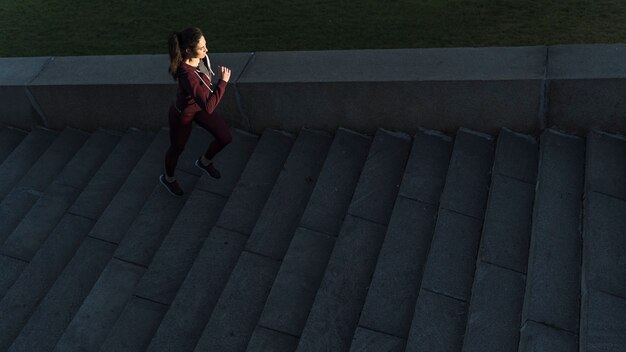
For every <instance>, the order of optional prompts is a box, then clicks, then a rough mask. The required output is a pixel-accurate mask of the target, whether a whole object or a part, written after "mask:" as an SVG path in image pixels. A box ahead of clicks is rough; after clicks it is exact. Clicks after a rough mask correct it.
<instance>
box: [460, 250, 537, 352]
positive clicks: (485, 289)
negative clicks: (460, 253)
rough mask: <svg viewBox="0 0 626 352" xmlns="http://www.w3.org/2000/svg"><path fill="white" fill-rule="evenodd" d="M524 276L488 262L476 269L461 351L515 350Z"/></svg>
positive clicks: (522, 300)
mask: <svg viewBox="0 0 626 352" xmlns="http://www.w3.org/2000/svg"><path fill="white" fill-rule="evenodd" d="M525 279H526V278H525V276H524V274H522V273H519V272H515V271H513V270H509V269H506V268H501V267H499V266H496V265H491V264H489V263H484V262H482V263H480V264H478V266H477V268H476V274H475V276H474V286H473V288H472V299H471V303H470V306H469V313H468V315H467V327H466V329H465V335H464V339H463V352H474V351H478V352H483V351H484V352H487V351H494V352H500V351H516V350H517V347H518V344H519V330H520V322H521V316H522V305H523V303H524V285H525Z"/></svg>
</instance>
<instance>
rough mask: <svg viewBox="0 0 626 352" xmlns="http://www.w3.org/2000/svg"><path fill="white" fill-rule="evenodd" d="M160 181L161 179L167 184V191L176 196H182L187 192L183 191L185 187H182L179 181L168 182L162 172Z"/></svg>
mask: <svg viewBox="0 0 626 352" xmlns="http://www.w3.org/2000/svg"><path fill="white" fill-rule="evenodd" d="M159 181H161V184H162V185H163V186H165V188H166V189H167V191H168V192H170V193H171V194H173V195H175V196H182V195H183V194H185V192H183V189H182V188H180V185H179V184H178V181H174V182H167V180H166V179H165V175H163V174H161V177H159Z"/></svg>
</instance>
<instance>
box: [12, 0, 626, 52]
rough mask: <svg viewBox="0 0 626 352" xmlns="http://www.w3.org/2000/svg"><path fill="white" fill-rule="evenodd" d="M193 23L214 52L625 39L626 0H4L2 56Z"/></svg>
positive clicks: (150, 37) (85, 47)
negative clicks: (182, 0)
mask: <svg viewBox="0 0 626 352" xmlns="http://www.w3.org/2000/svg"><path fill="white" fill-rule="evenodd" d="M181 4H184V5H181ZM192 25H193V26H198V27H200V28H202V29H203V31H204V32H205V36H206V37H207V43H208V47H209V51H212V52H242V51H281V50H327V49H368V48H419V47H464V46H472V47H482V46H522V45H552V44H580V43H617V42H621V43H624V42H626V1H623V0H560V1H559V0H386V1H381V0H379V1H374V0H356V1H354V0H289V1H287V0H274V1H252V0H230V1H224V0H215V1H212V2H209V1H197V0H187V1H186V2H178V1H171V0H153V1H140V0H91V1H80V0H76V1H70V0H65V1H63V0H47V1H43V0H20V1H16V0H0V56H4V57H7V56H48V55H52V56H63V55H102V54H152V53H165V52H166V40H167V36H168V35H169V34H170V33H171V32H172V31H174V30H181V29H183V28H185V27H187V26H192Z"/></svg>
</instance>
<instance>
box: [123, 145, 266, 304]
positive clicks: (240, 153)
mask: <svg viewBox="0 0 626 352" xmlns="http://www.w3.org/2000/svg"><path fill="white" fill-rule="evenodd" d="M234 135H235V140H234V142H233V143H232V144H230V145H229V146H228V147H227V148H225V149H224V150H222V152H220V154H219V155H218V156H217V158H216V161H215V162H216V164H218V163H219V164H218V165H224V166H226V167H230V168H231V169H230V170H228V172H224V174H223V175H222V178H221V179H220V180H219V181H215V180H213V181H212V182H211V183H212V184H213V185H210V184H211V183H203V184H204V185H205V186H207V184H208V185H210V186H207V188H208V189H210V190H213V191H215V192H213V191H204V190H202V189H201V188H199V187H196V188H195V190H194V191H193V193H192V194H191V196H190V197H189V199H188V200H187V203H186V204H185V206H184V207H183V210H181V212H180V214H179V216H178V218H177V219H176V222H175V223H174V225H173V226H172V228H171V229H170V231H169V233H168V234H167V235H166V237H165V239H164V240H163V243H162V244H161V246H160V247H159V250H158V251H157V252H156V254H155V255H154V258H153V259H152V262H151V263H150V266H149V268H148V270H147V271H146V273H145V274H144V275H143V277H142V278H141V281H140V282H139V284H138V285H137V289H136V291H135V294H136V295H137V296H140V297H143V298H147V299H150V300H153V301H156V302H161V303H163V304H171V303H172V300H173V299H174V296H175V295H176V292H177V291H178V289H179V287H180V284H181V283H182V282H183V281H184V279H185V276H186V275H187V272H188V271H189V268H190V267H191V266H192V265H193V261H194V259H195V258H196V256H197V254H198V251H199V250H200V248H201V247H202V243H203V242H204V240H205V239H206V237H207V236H208V234H209V232H210V230H211V228H212V227H213V225H215V223H216V222H217V219H218V218H219V216H220V213H221V212H222V209H223V208H224V205H225V204H226V201H227V200H228V196H230V194H231V193H232V191H233V189H234V188H235V186H236V184H237V180H239V177H240V176H241V173H242V171H243V170H244V168H245V166H246V163H247V161H248V159H249V158H250V154H251V152H252V150H253V149H254V146H255V144H256V141H257V138H256V136H252V135H247V134H243V133H234ZM220 168H222V166H220ZM204 177H206V175H205V176H204ZM200 186H202V185H200ZM207 188H205V189H207ZM172 263H176V265H172Z"/></svg>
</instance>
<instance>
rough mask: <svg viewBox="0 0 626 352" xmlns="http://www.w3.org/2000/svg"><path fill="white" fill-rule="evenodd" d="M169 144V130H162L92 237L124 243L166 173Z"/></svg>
mask: <svg viewBox="0 0 626 352" xmlns="http://www.w3.org/2000/svg"><path fill="white" fill-rule="evenodd" d="M168 145H169V137H168V131H167V130H164V129H162V130H160V131H159V132H158V133H157V135H156V137H155V138H154V139H153V140H152V143H150V145H149V146H148V147H147V149H146V150H145V152H144V153H143V155H142V156H141V159H139V161H138V162H137V164H136V165H135V167H134V168H133V170H132V171H131V172H130V174H129V175H128V177H127V178H126V180H125V181H124V184H122V186H121V187H120V189H119V190H118V191H117V193H116V194H115V196H114V197H113V199H111V202H110V203H109V204H108V205H107V207H106V208H105V209H104V211H103V212H102V214H100V217H99V218H98V221H97V222H96V225H94V227H93V229H92V230H91V231H90V233H89V235H90V236H91V237H95V238H100V239H102V240H105V241H109V242H112V243H120V241H121V239H122V238H123V237H124V235H125V234H126V231H128V228H129V227H130V226H131V224H132V223H133V221H134V220H135V218H136V217H137V215H138V213H139V211H140V210H141V208H142V207H143V205H144V203H145V201H146V199H147V197H148V196H149V195H150V194H151V192H152V190H153V189H154V186H155V185H156V184H157V182H158V181H157V180H155V178H156V177H158V176H157V175H159V173H160V172H163V157H164V150H166V149H167V147H168Z"/></svg>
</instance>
